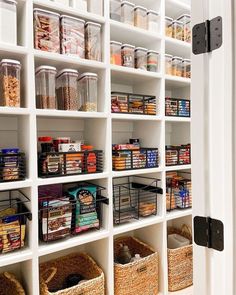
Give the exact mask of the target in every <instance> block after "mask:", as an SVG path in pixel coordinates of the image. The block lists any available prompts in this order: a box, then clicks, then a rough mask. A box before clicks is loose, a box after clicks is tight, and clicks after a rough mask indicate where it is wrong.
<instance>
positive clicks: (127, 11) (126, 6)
mask: <svg viewBox="0 0 236 295" xmlns="http://www.w3.org/2000/svg"><path fill="white" fill-rule="evenodd" d="M134 6H135V5H134V4H133V3H131V2H129V1H122V3H121V21H122V23H124V24H128V25H132V26H133V25H134Z"/></svg>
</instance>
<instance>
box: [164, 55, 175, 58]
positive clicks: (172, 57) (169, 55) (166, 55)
mask: <svg viewBox="0 0 236 295" xmlns="http://www.w3.org/2000/svg"><path fill="white" fill-rule="evenodd" d="M165 57H171V58H173V55H171V54H165Z"/></svg>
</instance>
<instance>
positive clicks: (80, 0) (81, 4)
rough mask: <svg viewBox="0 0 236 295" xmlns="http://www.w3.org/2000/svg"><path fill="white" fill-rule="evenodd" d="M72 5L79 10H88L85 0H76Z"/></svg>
mask: <svg viewBox="0 0 236 295" xmlns="http://www.w3.org/2000/svg"><path fill="white" fill-rule="evenodd" d="M74 6H75V9H78V10H80V11H88V4H87V0H76V1H75V4H74Z"/></svg>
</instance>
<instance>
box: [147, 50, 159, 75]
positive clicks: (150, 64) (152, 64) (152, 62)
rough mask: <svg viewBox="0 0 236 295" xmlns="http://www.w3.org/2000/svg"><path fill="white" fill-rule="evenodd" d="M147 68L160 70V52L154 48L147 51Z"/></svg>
mask: <svg viewBox="0 0 236 295" xmlns="http://www.w3.org/2000/svg"><path fill="white" fill-rule="evenodd" d="M147 70H148V71H149V72H158V70H159V53H158V52H157V51H154V50H149V51H148V52H147Z"/></svg>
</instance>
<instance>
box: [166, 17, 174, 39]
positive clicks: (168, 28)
mask: <svg viewBox="0 0 236 295" xmlns="http://www.w3.org/2000/svg"><path fill="white" fill-rule="evenodd" d="M172 23H173V18H171V17H167V16H166V17H165V28H166V37H171V38H172V35H173V33H172V31H173V30H172Z"/></svg>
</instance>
